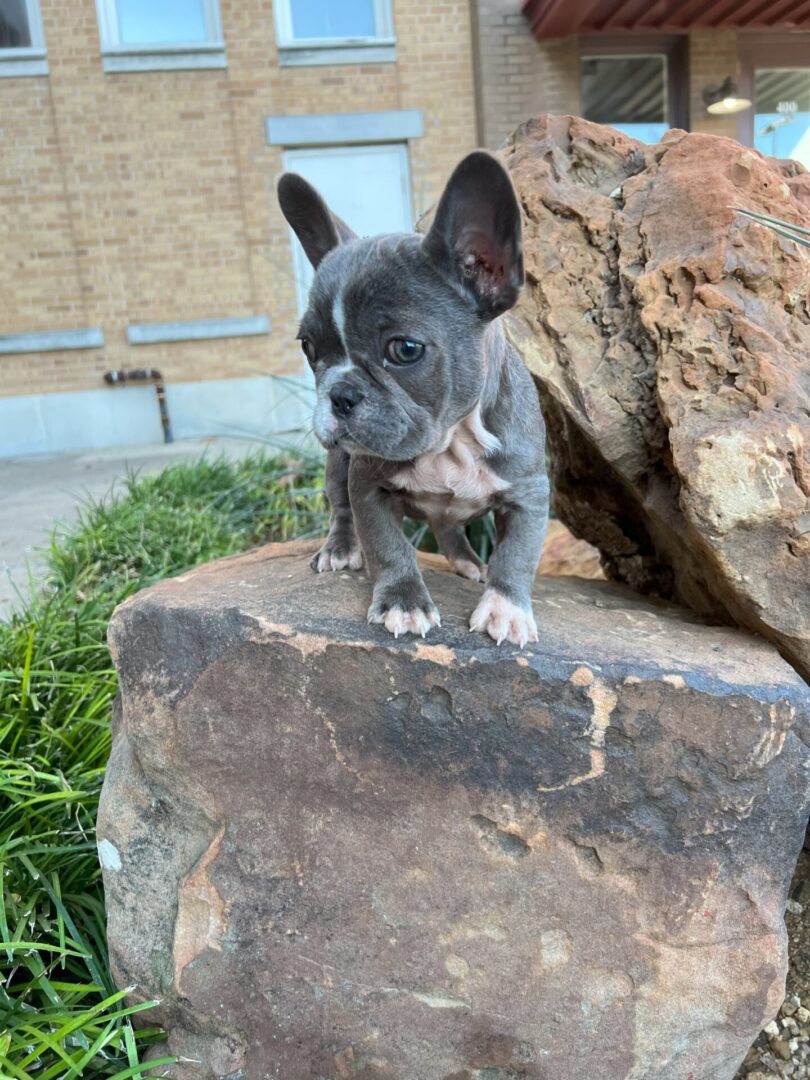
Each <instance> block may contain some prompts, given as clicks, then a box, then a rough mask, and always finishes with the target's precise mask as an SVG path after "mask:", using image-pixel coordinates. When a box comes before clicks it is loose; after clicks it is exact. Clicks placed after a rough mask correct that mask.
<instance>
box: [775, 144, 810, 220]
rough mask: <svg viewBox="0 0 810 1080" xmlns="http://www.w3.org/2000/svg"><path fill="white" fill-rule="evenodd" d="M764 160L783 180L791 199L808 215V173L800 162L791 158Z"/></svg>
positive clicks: (809, 178)
mask: <svg viewBox="0 0 810 1080" xmlns="http://www.w3.org/2000/svg"><path fill="white" fill-rule="evenodd" d="M765 160H766V161H767V162H768V164H769V165H770V166H771V168H772V169H773V170H774V171H775V172H778V173H779V175H780V176H781V177H783V178H784V180H785V183H786V184H787V186H788V187H789V188H790V193H791V195H792V196H793V198H794V199H797V200H798V201H799V202H800V203H802V204H803V205H804V207H805V208H806V210H807V211H808V213H810V172H808V171H807V169H805V167H804V165H802V163H801V162H800V161H794V160H793V159H792V158H775V157H766V158H765Z"/></svg>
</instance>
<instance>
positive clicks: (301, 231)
mask: <svg viewBox="0 0 810 1080" xmlns="http://www.w3.org/2000/svg"><path fill="white" fill-rule="evenodd" d="M278 201H279V205H280V206H281V212H282V214H283V215H284V217H285V218H286V219H287V221H288V222H289V223H290V225H291V226H292V229H293V232H294V233H295V235H296V236H297V237H298V239H299V240H300V241H301V246H302V247H303V249H304V251H305V252H306V254H307V258H308V259H309V261H310V262H311V263H312V265H313V266H314V267H315V268H316V269H317V267H318V263H319V262H320V261H321V259H322V258H323V257H324V255H326V254H327V252H330V251H331V250H332V248H334V247H337V246H338V244H345V243H346V241H347V240H356V239H357V237H356V236H355V234H354V233H353V232H352V230H351V229H350V228H349V226H348V225H347V224H346V223H345V221H341V220H340V218H339V217H338V216H337V214H333V213H332V211H331V210H330V209H329V207H328V206H327V205H326V203H325V202H324V200H323V199H322V198H321V196H320V195H319V194H318V192H317V191H316V190H315V188H314V187H313V186H312V184H310V183H308V182H307V181H306V180H305V179H304V178H303V176H299V175H298V174H297V173H284V175H283V176H282V177H281V179H280V180H279V182H278Z"/></svg>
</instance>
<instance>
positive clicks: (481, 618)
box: [470, 589, 537, 649]
mask: <svg viewBox="0 0 810 1080" xmlns="http://www.w3.org/2000/svg"><path fill="white" fill-rule="evenodd" d="M470 630H480V631H482V632H485V633H487V634H489V636H490V637H491V638H493V639H494V640H495V641H497V642H498V644H499V645H500V644H501V642H502V641H511V642H512V644H513V645H519V646H520V648H521V649H522V648H523V646H524V645H525V644H526V642H527V641H537V624H536V623H535V621H534V615H533V614H532V611H531V608H529V610H528V611H526V610H525V609H524V608H519V607H517V605H515V604H513V603H512V601H511V600H507V599H506V597H505V596H502V595H501V593H499V592H496V591H495V589H485V590H484V595H483V596H482V597H481V599H480V600H479V601H478V606H477V607H476V609H475V611H474V612H473V613H472V618H471V619H470Z"/></svg>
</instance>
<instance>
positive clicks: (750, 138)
mask: <svg viewBox="0 0 810 1080" xmlns="http://www.w3.org/2000/svg"><path fill="white" fill-rule="evenodd" d="M737 40H738V42H739V46H738V48H739V57H740V72H739V78H738V80H737V86H738V88H739V94H740V97H744V98H748V100H749V101H750V102H751V108H750V109H746V110H745V111H744V112H741V113H740V114H739V118H738V121H737V139H738V141H739V142H741V143H742V144H743V146H751V147H753V145H754V115H755V112H756V107H757V103H756V95H755V90H754V72H755V71H756V69H757V68H807V69H810V62H808V60H809V59H810V49H809V48H808V46H810V34H808V33H806V32H804V31H801V32H793V33H791V32H785V33H781V34H769V35H768V38H767V40H765V41H763V39H762V34H761V31H754V30H745V31H740V32H739V34H738V38H737Z"/></svg>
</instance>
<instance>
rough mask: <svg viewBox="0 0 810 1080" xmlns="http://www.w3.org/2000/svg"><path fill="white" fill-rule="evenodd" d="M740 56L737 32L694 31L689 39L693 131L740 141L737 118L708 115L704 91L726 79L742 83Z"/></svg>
mask: <svg viewBox="0 0 810 1080" xmlns="http://www.w3.org/2000/svg"><path fill="white" fill-rule="evenodd" d="M739 74H740V54H739V46H738V42H737V31H736V30H693V31H692V33H691V34H690V35H689V116H690V120H691V123H690V128H691V130H692V131H705V132H707V133H708V134H709V135H726V136H728V137H729V138H730V139H736V138H737V127H738V123H739V118H738V117H737V116H712V114H711V113H707V112H706V105H705V103H704V101H703V90H704V88H705V87H707V86H720V84H721V83H722V82H723V80H724V79H725V78H726V76H728V75H731V76H732V77H733V78H734V79H738V78H739Z"/></svg>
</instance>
